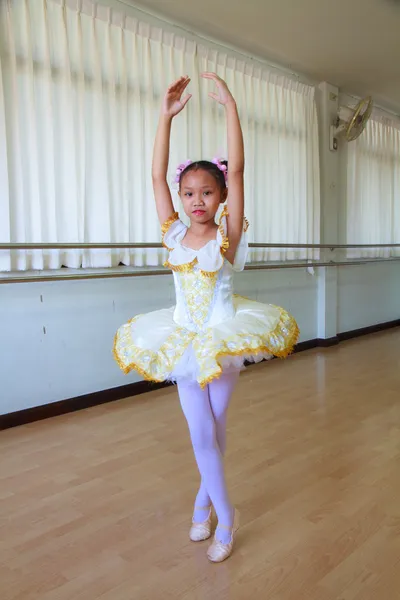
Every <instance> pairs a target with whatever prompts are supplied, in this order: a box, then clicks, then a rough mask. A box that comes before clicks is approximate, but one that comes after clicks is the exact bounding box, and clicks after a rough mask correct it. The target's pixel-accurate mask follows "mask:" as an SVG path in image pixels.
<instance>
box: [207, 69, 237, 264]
mask: <svg viewBox="0 0 400 600" xmlns="http://www.w3.org/2000/svg"><path fill="white" fill-rule="evenodd" d="M202 77H204V79H210V80H212V81H214V82H215V84H216V86H217V93H214V92H210V94H209V96H210V98H213V99H214V100H216V101H217V102H219V103H220V104H222V105H223V106H224V108H225V112H226V120H227V129H228V213H229V216H228V237H229V245H230V247H229V250H228V252H227V258H228V260H230V259H231V258H232V259H233V258H234V256H235V253H236V248H237V245H238V244H239V241H240V237H241V235H242V232H243V218H244V146H243V133H242V128H241V125H240V120H239V114H238V111H237V106H236V102H235V100H234V98H233V96H232V94H231V92H230V91H229V89H228V86H227V85H226V83H225V81H223V80H222V79H221V78H220V77H218V75H216V74H215V73H203V74H202Z"/></svg>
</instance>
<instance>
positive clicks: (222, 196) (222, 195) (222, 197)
mask: <svg viewBox="0 0 400 600" xmlns="http://www.w3.org/2000/svg"><path fill="white" fill-rule="evenodd" d="M227 197H228V188H225V189H224V190H223V191H222V194H221V204H223V203H224V202H225V200H226V199H227Z"/></svg>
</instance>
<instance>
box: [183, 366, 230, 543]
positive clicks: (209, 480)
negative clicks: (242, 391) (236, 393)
mask: <svg viewBox="0 0 400 600" xmlns="http://www.w3.org/2000/svg"><path fill="white" fill-rule="evenodd" d="M236 380H237V374H229V375H223V376H222V377H221V379H219V380H217V381H215V382H212V383H211V384H210V385H209V386H208V388H206V389H205V390H202V389H201V388H200V386H199V385H198V384H197V383H195V382H181V383H179V384H178V390H179V396H180V400H181V405H182V409H183V412H184V414H185V417H186V420H187V422H188V425H189V430H190V435H191V439H192V444H193V450H194V453H195V457H196V461H197V464H198V467H199V471H200V475H201V481H202V483H201V486H200V490H199V492H198V495H197V498H196V506H200V507H201V506H208V505H209V504H210V503H211V502H212V503H213V505H214V508H215V510H216V513H217V517H218V521H219V522H220V523H221V524H223V525H226V526H231V525H232V519H233V508H232V505H231V504H230V501H229V497H228V493H227V490H226V484H225V476H224V469H223V461H222V452H221V449H222V451H224V450H225V445H226V412H227V408H228V405H229V400H230V397H231V394H232V391H233V387H234V385H235V383H236ZM211 398H212V405H211ZM220 444H221V446H220ZM206 518H207V511H195V514H194V520H195V521H198V522H201V521H203V520H205V519H206ZM217 536H218V539H220V541H222V542H224V543H227V542H228V541H229V537H230V533H229V532H227V531H224V530H223V529H221V530H218V531H217Z"/></svg>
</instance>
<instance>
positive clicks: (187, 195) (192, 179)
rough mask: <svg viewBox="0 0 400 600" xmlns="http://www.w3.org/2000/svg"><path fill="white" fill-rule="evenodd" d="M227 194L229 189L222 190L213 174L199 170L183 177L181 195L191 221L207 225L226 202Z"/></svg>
mask: <svg viewBox="0 0 400 600" xmlns="http://www.w3.org/2000/svg"><path fill="white" fill-rule="evenodd" d="M227 192H228V190H227V189H224V190H221V187H220V186H219V185H218V182H217V181H216V179H215V177H213V176H212V175H211V173H208V172H207V171H204V170H203V169H197V170H196V171H189V173H186V175H184V176H183V178H182V180H181V186H180V190H179V195H180V197H181V200H182V204H183V209H184V211H185V213H186V214H187V216H188V217H189V218H190V220H191V221H194V222H196V223H207V222H208V221H211V220H212V219H214V218H215V215H216V213H217V211H218V208H219V205H220V204H221V202H225V200H226V197H227Z"/></svg>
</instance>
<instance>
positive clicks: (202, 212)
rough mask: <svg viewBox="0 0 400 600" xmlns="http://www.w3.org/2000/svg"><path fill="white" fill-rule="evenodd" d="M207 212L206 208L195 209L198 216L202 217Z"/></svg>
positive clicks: (194, 212)
mask: <svg viewBox="0 0 400 600" xmlns="http://www.w3.org/2000/svg"><path fill="white" fill-rule="evenodd" d="M205 212H206V211H205V210H200V209H198V210H194V211H193V214H194V215H196V217H201V216H202V215H204V214H205Z"/></svg>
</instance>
